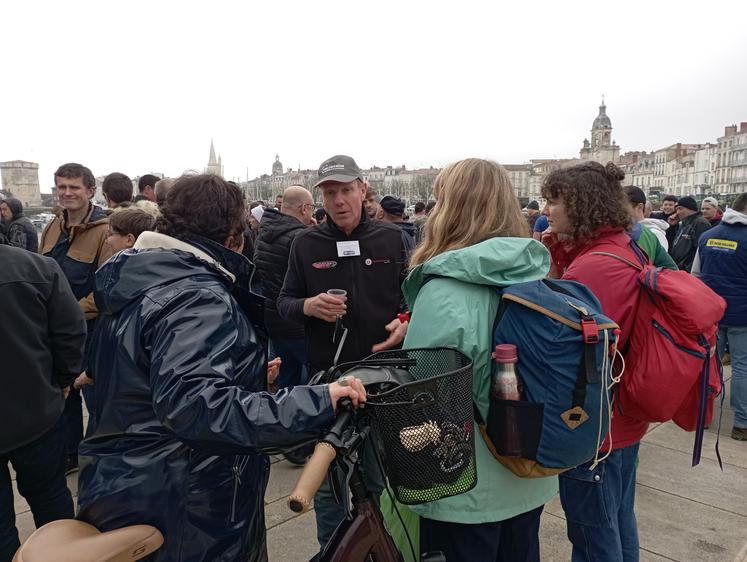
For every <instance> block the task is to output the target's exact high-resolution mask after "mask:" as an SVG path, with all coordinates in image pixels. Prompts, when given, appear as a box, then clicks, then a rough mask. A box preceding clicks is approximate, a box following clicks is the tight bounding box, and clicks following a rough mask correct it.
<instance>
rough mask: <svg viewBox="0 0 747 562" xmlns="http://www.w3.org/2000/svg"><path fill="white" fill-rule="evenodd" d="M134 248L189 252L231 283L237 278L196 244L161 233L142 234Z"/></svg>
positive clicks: (148, 232) (147, 232)
mask: <svg viewBox="0 0 747 562" xmlns="http://www.w3.org/2000/svg"><path fill="white" fill-rule="evenodd" d="M134 248H135V249H136V250H142V249H147V248H160V249H162V250H180V251H182V252H187V253H188V254H192V255H193V256H195V257H196V258H197V259H199V260H201V261H204V262H206V263H207V264H208V265H211V266H212V267H214V268H215V269H217V270H218V271H220V272H221V273H222V274H223V275H225V276H226V277H228V278H229V279H230V280H231V282H235V281H236V276H235V275H234V274H233V273H231V272H230V271H229V270H228V269H226V268H225V267H223V265H222V264H221V263H220V261H218V260H217V259H216V258H214V257H213V256H211V255H210V254H209V253H208V252H206V251H204V250H202V249H201V248H199V247H198V246H197V245H195V244H191V243H187V242H184V241H182V240H179V239H178V238H173V237H171V236H167V235H165V234H161V233H160V232H150V231H146V232H143V233H142V234H140V236H138V237H137V242H135V246H134ZM228 251H230V250H228ZM234 253H235V252H234ZM237 255H238V254H237Z"/></svg>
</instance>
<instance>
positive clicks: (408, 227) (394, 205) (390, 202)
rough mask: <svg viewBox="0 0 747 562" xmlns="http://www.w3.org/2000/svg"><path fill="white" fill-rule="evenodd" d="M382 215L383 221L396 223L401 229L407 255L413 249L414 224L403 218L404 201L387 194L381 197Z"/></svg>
mask: <svg viewBox="0 0 747 562" xmlns="http://www.w3.org/2000/svg"><path fill="white" fill-rule="evenodd" d="M379 205H380V206H381V211H382V217H381V220H383V221H384V222H390V223H392V224H396V225H397V226H398V227H399V228H400V230H402V244H403V245H404V247H405V250H406V252H407V255H408V256H409V255H410V254H411V253H412V251H413V250H414V249H415V236H416V234H417V233H416V230H415V225H414V224H413V223H411V222H408V221H406V220H404V219H403V215H404V214H405V202H404V201H402V199H400V198H399V197H394V196H393V195H387V196H385V197H383V198H382V199H381V202H380V203H379Z"/></svg>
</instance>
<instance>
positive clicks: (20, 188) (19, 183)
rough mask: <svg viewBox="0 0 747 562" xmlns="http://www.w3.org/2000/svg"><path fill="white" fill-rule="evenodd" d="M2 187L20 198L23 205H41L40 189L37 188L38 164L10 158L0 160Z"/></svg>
mask: <svg viewBox="0 0 747 562" xmlns="http://www.w3.org/2000/svg"><path fill="white" fill-rule="evenodd" d="M0 175H2V185H3V189H5V190H6V191H9V192H10V193H12V194H13V197H15V198H16V199H18V200H20V201H21V203H23V206H24V207H38V206H40V205H41V202H42V201H41V191H40V190H39V164H36V163H35V162H24V161H23V160H12V161H10V162H0Z"/></svg>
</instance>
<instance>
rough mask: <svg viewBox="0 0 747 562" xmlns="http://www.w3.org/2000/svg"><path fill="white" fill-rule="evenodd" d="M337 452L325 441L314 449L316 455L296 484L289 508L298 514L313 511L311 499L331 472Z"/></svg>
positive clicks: (312, 457) (289, 498)
mask: <svg viewBox="0 0 747 562" xmlns="http://www.w3.org/2000/svg"><path fill="white" fill-rule="evenodd" d="M336 456H337V451H335V448H334V447H333V446H332V445H330V444H329V443H327V442H325V441H320V442H319V443H317V444H316V447H314V453H313V454H312V455H311V457H310V458H309V460H308V461H306V465H305V466H304V467H303V472H302V473H301V476H299V478H298V482H296V486H295V488H293V491H292V492H291V494H290V496H288V507H290V508H291V511H294V512H296V513H306V512H307V511H309V509H311V498H313V497H314V494H316V492H317V491H318V490H319V487H320V486H321V485H322V482H324V479H325V478H326V476H327V471H328V470H329V465H330V464H332V461H333V460H335V457H336Z"/></svg>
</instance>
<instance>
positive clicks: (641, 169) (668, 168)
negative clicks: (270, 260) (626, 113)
mask: <svg viewBox="0 0 747 562" xmlns="http://www.w3.org/2000/svg"><path fill="white" fill-rule="evenodd" d="M587 161H594V162H600V163H602V164H606V163H607V162H614V163H615V164H618V165H619V166H620V167H621V168H622V169H623V170H624V171H625V182H624V183H625V184H626V185H629V184H633V185H637V186H639V187H641V188H642V189H643V190H644V191H646V192H647V193H648V195H649V196H651V197H652V198H653V199H657V198H660V197H662V196H664V195H667V194H672V195H676V196H683V195H694V196H706V195H712V196H715V197H717V198H719V199H720V200H724V201H727V202H728V201H730V200H732V199H733V198H734V197H735V196H736V195H738V194H739V193H742V192H745V191H747V122H742V123H740V124H739V126H737V125H729V126H727V127H725V128H724V134H723V135H722V136H720V137H718V138H717V139H716V141H715V142H706V143H702V144H685V143H675V144H672V145H669V146H666V147H663V148H660V149H658V150H652V151H649V152H647V151H631V152H626V153H623V154H621V152H620V146H619V145H618V144H617V143H616V142H615V140H614V139H613V138H612V120H611V119H610V117H609V116H608V115H607V106H606V105H605V103H604V99H602V104H601V105H600V106H599V112H598V114H597V116H596V118H595V119H594V121H593V123H592V127H591V137H590V139H589V138H586V139H584V140H583V142H582V143H581V148H580V149H579V154H578V157H577V158H562V159H557V158H552V159H542V158H539V159H532V160H529V161H528V162H525V163H522V164H504V165H503V167H504V168H505V169H506V171H507V172H508V175H509V176H510V178H511V184H512V185H513V187H514V190H515V191H516V195H517V196H518V197H519V199H520V200H521V201H522V202H523V203H525V204H526V202H528V201H530V200H532V199H540V191H541V187H542V182H543V180H544V179H545V177H546V176H547V175H548V174H549V173H550V172H552V171H553V170H557V169H560V168H564V167H568V166H573V165H575V164H580V163H582V162H587ZM219 166H221V164H220V163H219V160H216V159H215V153H214V151H213V148H212V145H211V161H210V163H209V164H208V167H207V168H206V170H217V169H218V167H219ZM438 172H439V169H438V168H434V167H430V168H420V169H415V170H409V169H407V168H406V167H405V166H386V167H378V166H373V167H372V168H370V169H368V170H364V172H363V173H364V179H366V180H367V181H368V183H369V185H370V186H371V187H373V188H374V189H376V190H377V192H378V193H379V194H381V195H384V194H390V195H396V196H398V197H401V198H403V199H405V200H406V201H407V202H408V203H414V202H415V201H425V200H426V199H427V198H428V197H429V196H430V193H431V187H432V185H433V180H434V179H435V177H436V175H437V174H438ZM315 181H316V170H302V169H300V167H299V168H298V169H295V170H294V169H292V168H287V169H285V168H284V167H283V164H282V163H281V162H280V157H279V156H278V155H276V156H275V161H274V162H273V164H272V172H271V173H270V174H263V175H261V176H259V177H257V178H254V179H253V180H249V181H245V182H241V183H240V185H241V187H242V189H243V190H244V194H245V195H246V197H247V198H248V199H253V200H269V199H272V198H274V196H275V195H277V194H279V193H281V192H282V191H283V189H285V188H286V187H288V186H290V185H294V184H299V185H307V186H308V185H313V183H314V182H315Z"/></svg>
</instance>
